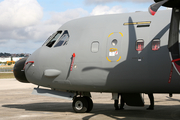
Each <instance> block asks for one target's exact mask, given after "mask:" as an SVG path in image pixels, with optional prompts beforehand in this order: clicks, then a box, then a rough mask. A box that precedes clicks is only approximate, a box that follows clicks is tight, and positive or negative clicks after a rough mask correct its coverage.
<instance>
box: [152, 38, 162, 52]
mask: <svg viewBox="0 0 180 120" xmlns="http://www.w3.org/2000/svg"><path fill="white" fill-rule="evenodd" d="M159 48H160V40H159V39H155V40H153V41H152V50H153V51H157V50H159Z"/></svg>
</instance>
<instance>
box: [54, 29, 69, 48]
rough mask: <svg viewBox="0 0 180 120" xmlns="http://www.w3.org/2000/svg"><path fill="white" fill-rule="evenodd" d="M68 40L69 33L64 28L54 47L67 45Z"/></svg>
mask: <svg viewBox="0 0 180 120" xmlns="http://www.w3.org/2000/svg"><path fill="white" fill-rule="evenodd" d="M68 41H69V33H68V31H67V30H66V31H64V33H63V35H62V36H61V37H60V39H59V41H58V43H57V44H56V45H55V46H54V47H59V46H64V45H67V43H68Z"/></svg>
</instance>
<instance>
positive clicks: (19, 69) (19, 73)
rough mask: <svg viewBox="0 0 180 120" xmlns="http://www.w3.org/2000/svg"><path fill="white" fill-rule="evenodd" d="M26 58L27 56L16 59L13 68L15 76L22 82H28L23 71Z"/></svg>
mask: <svg viewBox="0 0 180 120" xmlns="http://www.w3.org/2000/svg"><path fill="white" fill-rule="evenodd" d="M26 60H27V58H23V59H20V60H19V61H17V62H16V64H15V66H14V69H13V72H14V76H15V78H16V79H17V80H18V81H20V82H23V83H29V82H28V80H27V78H26V75H25V71H23V68H24V65H25V62H26Z"/></svg>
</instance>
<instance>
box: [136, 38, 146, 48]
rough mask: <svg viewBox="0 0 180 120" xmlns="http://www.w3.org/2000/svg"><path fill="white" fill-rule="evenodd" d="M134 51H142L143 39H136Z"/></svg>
mask: <svg viewBox="0 0 180 120" xmlns="http://www.w3.org/2000/svg"><path fill="white" fill-rule="evenodd" d="M135 48H136V51H143V49H144V40H143V39H138V40H137V41H136V47H135Z"/></svg>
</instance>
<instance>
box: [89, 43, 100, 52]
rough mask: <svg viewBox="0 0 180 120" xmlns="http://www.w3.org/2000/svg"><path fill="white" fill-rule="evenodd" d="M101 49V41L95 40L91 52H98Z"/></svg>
mask: <svg viewBox="0 0 180 120" xmlns="http://www.w3.org/2000/svg"><path fill="white" fill-rule="evenodd" d="M98 51H99V42H97V41H95V42H93V43H92V44H91V52H93V53H97V52H98Z"/></svg>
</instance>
